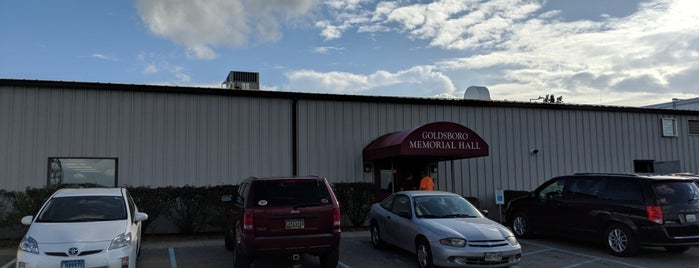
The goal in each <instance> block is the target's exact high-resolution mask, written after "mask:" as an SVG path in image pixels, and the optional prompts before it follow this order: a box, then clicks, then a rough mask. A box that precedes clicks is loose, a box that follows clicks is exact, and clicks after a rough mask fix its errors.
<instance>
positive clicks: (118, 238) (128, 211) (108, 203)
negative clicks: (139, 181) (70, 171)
mask: <svg viewBox="0 0 699 268" xmlns="http://www.w3.org/2000/svg"><path fill="white" fill-rule="evenodd" d="M147 219H148V215H147V214H145V213H142V212H139V211H138V208H136V204H134V202H133V199H132V198H131V196H130V195H129V193H128V191H126V189H124V188H83V189H60V190H58V191H56V192H55V193H54V194H53V195H51V197H49V199H48V200H47V201H46V203H44V205H43V206H42V207H41V209H40V210H39V213H38V214H37V216H36V217H34V216H25V217H24V218H22V224H25V225H30V226H29V231H27V234H26V235H25V236H24V238H23V239H22V242H21V243H20V245H19V249H18V250H17V261H16V267H17V268H29V267H32V268H35V267H61V268H87V267H119V268H121V267H136V258H137V256H138V252H139V248H140V244H141V222H142V221H145V220H147Z"/></svg>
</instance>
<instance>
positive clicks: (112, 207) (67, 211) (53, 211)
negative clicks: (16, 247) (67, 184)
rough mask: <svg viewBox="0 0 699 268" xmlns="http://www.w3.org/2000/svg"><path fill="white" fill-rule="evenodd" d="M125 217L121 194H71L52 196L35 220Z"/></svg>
mask: <svg viewBox="0 0 699 268" xmlns="http://www.w3.org/2000/svg"><path fill="white" fill-rule="evenodd" d="M125 219H126V206H125V203H124V198H123V197H121V196H72V197H56V198H52V199H51V200H49V201H48V203H47V204H46V207H45V208H44V209H43V210H42V211H41V212H40V213H39V216H38V218H37V220H36V221H37V222H88V221H113V220H125Z"/></svg>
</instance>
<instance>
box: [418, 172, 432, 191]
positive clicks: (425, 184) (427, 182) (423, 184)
mask: <svg viewBox="0 0 699 268" xmlns="http://www.w3.org/2000/svg"><path fill="white" fill-rule="evenodd" d="M420 175H422V179H421V180H420V190H427V191H432V190H434V181H432V178H430V176H429V175H427V171H424V170H423V171H420Z"/></svg>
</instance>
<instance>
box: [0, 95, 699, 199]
mask: <svg viewBox="0 0 699 268" xmlns="http://www.w3.org/2000/svg"><path fill="white" fill-rule="evenodd" d="M55 84H56V85H57V86H60V85H62V83H60V82H57V83H55ZM97 85H99V84H97ZM96 87H98V86H96ZM130 89H133V91H132V90H130ZM136 89H139V86H129V85H124V86H123V87H122V89H120V90H114V89H98V88H95V89H92V88H90V87H85V86H81V87H76V88H50V87H46V86H35V87H18V86H14V87H13V86H0V128H1V129H0V183H1V184H0V188H1V189H7V190H22V189H24V188H26V187H42V186H44V185H46V182H47V166H48V158H49V157H114V158H118V164H119V166H118V179H119V184H120V185H133V186H141V185H144V186H168V185H179V186H182V185H199V186H201V185H217V184H236V183H238V182H239V181H240V180H241V179H242V178H245V177H248V176H283V175H290V174H292V173H293V170H294V167H293V164H294V155H293V153H294V152H293V143H292V142H293V137H294V133H292V131H293V127H294V126H293V122H294V118H293V116H294V113H293V111H296V122H297V126H296V129H297V133H296V139H297V140H296V141H295V142H297V151H296V157H297V167H296V169H297V173H298V174H299V175H307V174H313V175H319V176H324V177H328V178H329V179H330V180H331V181H333V182H337V181H364V182H373V177H372V176H371V175H372V174H370V173H365V172H363V170H362V164H363V163H362V149H363V148H364V147H365V146H366V145H367V144H368V143H369V142H371V141H372V140H374V139H376V138H377V137H379V136H381V135H384V134H387V133H390V132H394V131H400V130H405V129H412V128H415V127H418V126H421V125H424V124H427V123H431V122H436V121H451V122H455V123H459V124H462V125H464V126H466V127H468V128H470V129H471V130H473V131H475V132H476V133H478V134H479V135H480V136H481V137H483V139H485V140H486V142H488V143H489V145H490V156H488V157H481V158H474V159H466V160H456V161H449V162H442V163H440V164H439V172H438V174H437V175H436V176H435V177H436V178H437V179H438V188H439V189H442V190H448V191H454V192H457V193H460V194H462V195H467V196H476V197H479V198H480V199H481V200H483V201H482V202H483V204H484V205H485V206H486V208H488V207H489V206H494V192H495V189H505V190H508V189H509V190H531V189H533V188H534V187H536V186H537V185H539V184H540V183H541V182H543V181H544V180H546V179H548V178H551V177H554V176H558V175H564V174H571V173H575V172H623V173H631V172H633V161H634V160H656V161H673V160H679V161H680V164H681V167H682V169H683V170H684V171H687V172H695V173H697V172H699V163H698V162H697V159H699V157H698V156H699V136H698V135H689V134H688V132H687V120H690V119H691V120H699V115H697V114H696V113H689V114H683V113H682V112H679V113H678V112H674V113H672V112H668V113H669V114H659V113H658V110H649V112H639V109H635V110H629V111H625V110H624V109H593V108H590V107H587V108H584V107H583V108H579V109H575V108H570V107H568V108H565V109H563V108H560V109H559V108H557V107H564V106H555V105H554V106H551V105H507V104H506V103H505V104H493V105H464V104H463V103H456V102H455V104H450V103H448V102H446V101H442V102H434V101H433V102H429V101H427V103H426V104H422V103H419V102H417V101H414V100H412V99H406V100H408V101H405V102H403V101H400V100H401V99H399V98H396V99H391V101H390V102H382V101H381V100H382V99H381V98H358V97H354V98H350V100H344V98H343V97H341V96H330V97H324V96H317V95H313V96H312V98H311V97H308V98H307V96H308V95H303V94H299V95H293V94H292V95H293V96H292V97H279V96H277V97H269V96H259V94H258V93H254V92H252V93H250V92H247V93H244V94H248V95H246V96H242V95H241V96H238V95H234V94H229V93H230V92H229V93H226V94H220V95H217V94H211V93H206V94H198V93H196V92H191V93H185V92H184V91H185V90H169V91H168V90H163V91H153V92H151V91H148V90H136ZM262 93H264V92H262ZM255 94H258V95H255ZM268 95H269V94H268ZM272 95H274V94H272ZM258 96H259V97H258ZM275 96H276V95H275ZM365 100H366V101H365ZM410 100H412V101H410ZM445 103H447V104H445ZM294 105H296V107H294ZM565 107H567V106H565ZM665 117H667V118H676V119H677V122H678V136H677V137H673V138H667V137H662V136H661V133H662V131H661V119H662V118H665ZM531 149H537V150H538V153H537V154H531ZM452 170H453V172H454V174H455V176H452V175H451V174H452ZM490 200H493V201H492V202H491V201H490ZM490 209H493V208H492V207H491V208H490Z"/></svg>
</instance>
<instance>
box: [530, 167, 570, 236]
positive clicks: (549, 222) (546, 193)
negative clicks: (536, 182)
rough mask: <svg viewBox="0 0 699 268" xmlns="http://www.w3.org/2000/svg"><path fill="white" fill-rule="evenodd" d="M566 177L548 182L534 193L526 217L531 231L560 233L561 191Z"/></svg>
mask: <svg viewBox="0 0 699 268" xmlns="http://www.w3.org/2000/svg"><path fill="white" fill-rule="evenodd" d="M566 180H567V177H558V178H554V179H551V180H549V181H548V182H546V183H545V184H543V185H541V187H539V188H538V189H537V190H535V191H534V198H533V203H534V204H530V205H529V206H528V210H527V217H528V219H529V222H530V224H531V225H532V226H531V227H533V229H535V230H536V231H539V232H546V233H552V232H554V233H557V232H560V224H561V221H562V218H561V214H562V213H563V212H562V211H563V207H562V206H563V190H564V186H565V183H566Z"/></svg>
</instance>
